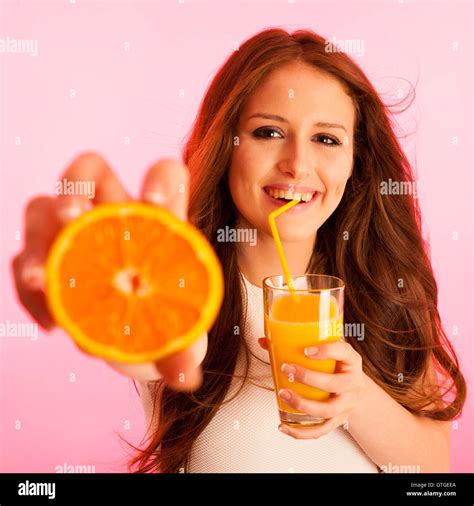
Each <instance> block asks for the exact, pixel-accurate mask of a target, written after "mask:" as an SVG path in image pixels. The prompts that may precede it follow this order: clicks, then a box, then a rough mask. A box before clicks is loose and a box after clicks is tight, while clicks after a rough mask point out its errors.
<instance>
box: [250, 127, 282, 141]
mask: <svg viewBox="0 0 474 506" xmlns="http://www.w3.org/2000/svg"><path fill="white" fill-rule="evenodd" d="M269 134H278V136H279V137H276V136H275V135H269ZM252 135H253V136H254V137H257V138H259V139H281V138H282V137H281V133H280V132H279V131H278V130H276V129H275V128H269V127H262V128H258V129H257V130H255V131H254V132H252Z"/></svg>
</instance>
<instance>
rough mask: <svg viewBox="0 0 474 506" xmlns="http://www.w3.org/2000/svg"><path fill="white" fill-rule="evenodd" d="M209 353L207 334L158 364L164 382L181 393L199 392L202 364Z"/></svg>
mask: <svg viewBox="0 0 474 506" xmlns="http://www.w3.org/2000/svg"><path fill="white" fill-rule="evenodd" d="M206 351H207V333H205V334H203V335H202V336H201V337H199V338H198V339H197V340H196V341H195V342H194V343H193V344H192V345H190V346H189V347H188V348H186V349H184V350H183V351H180V352H178V353H175V354H174V355H172V356H171V357H169V358H167V359H164V360H160V361H159V362H156V363H155V365H156V368H157V369H158V372H159V373H160V374H161V376H162V377H163V380H164V382H165V383H166V384H167V385H168V386H170V387H171V388H173V389H175V390H179V391H193V390H197V389H198V388H199V387H200V386H201V384H202V379H203V378H202V370H201V363H202V361H203V360H204V356H205V355H206Z"/></svg>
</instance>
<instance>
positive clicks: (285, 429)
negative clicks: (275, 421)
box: [278, 425, 289, 434]
mask: <svg viewBox="0 0 474 506" xmlns="http://www.w3.org/2000/svg"><path fill="white" fill-rule="evenodd" d="M278 430H279V431H280V432H283V434H289V432H288V429H287V428H286V427H285V426H284V425H280V426H279V427H278Z"/></svg>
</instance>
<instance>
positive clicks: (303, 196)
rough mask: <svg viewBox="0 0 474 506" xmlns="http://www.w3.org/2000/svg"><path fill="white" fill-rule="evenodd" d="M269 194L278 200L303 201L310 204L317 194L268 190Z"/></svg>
mask: <svg viewBox="0 0 474 506" xmlns="http://www.w3.org/2000/svg"><path fill="white" fill-rule="evenodd" d="M267 192H268V193H269V194H270V195H271V196H272V197H274V198H276V199H286V200H300V201H301V200H302V201H303V202H309V201H310V200H311V199H312V198H313V195H314V194H315V192H293V191H291V190H287V191H285V190H278V189H276V188H267Z"/></svg>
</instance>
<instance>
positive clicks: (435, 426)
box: [348, 376, 450, 473]
mask: <svg viewBox="0 0 474 506" xmlns="http://www.w3.org/2000/svg"><path fill="white" fill-rule="evenodd" d="M365 381H366V385H367V388H366V391H365V393H364V395H363V397H362V399H361V400H360V402H359V404H358V405H357V407H356V408H354V410H353V411H352V412H351V413H350V415H349V416H348V422H349V426H348V430H349V433H350V434H351V435H352V436H353V437H354V439H355V440H356V441H357V443H358V444H359V446H360V447H361V448H362V449H363V450H364V452H365V453H366V454H367V455H368V456H369V457H370V458H371V459H372V460H373V461H374V462H375V463H376V464H377V465H378V466H379V467H382V466H387V467H388V468H389V469H390V468H391V467H393V466H398V468H401V469H403V468H405V469H408V470H409V471H410V472H421V473H431V472H438V473H447V472H449V466H450V422H441V421H438V420H433V419H431V418H427V417H424V416H417V415H414V414H412V413H410V412H409V411H408V410H407V409H406V408H404V407H403V406H401V405H400V404H399V403H398V402H396V401H395V400H394V399H393V398H392V397H390V395H389V394H387V393H386V392H385V391H384V390H383V389H382V388H381V387H379V386H378V385H377V384H376V383H375V382H374V381H373V380H372V379H370V378H369V377H367V376H365ZM402 466H404V467H402ZM405 466H410V467H408V468H406V467H405ZM382 468H383V467H382Z"/></svg>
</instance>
